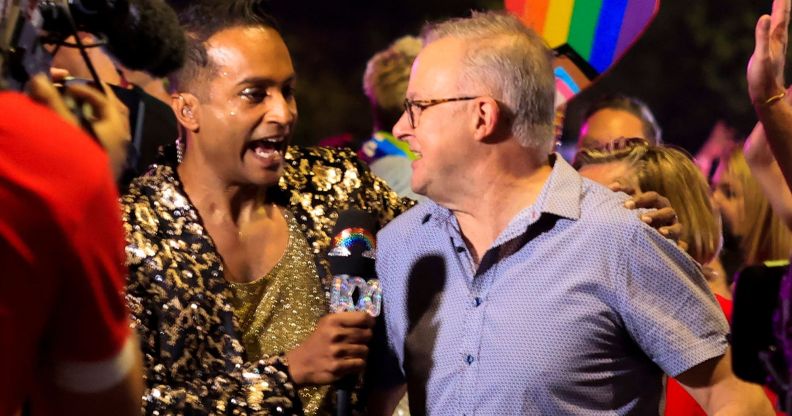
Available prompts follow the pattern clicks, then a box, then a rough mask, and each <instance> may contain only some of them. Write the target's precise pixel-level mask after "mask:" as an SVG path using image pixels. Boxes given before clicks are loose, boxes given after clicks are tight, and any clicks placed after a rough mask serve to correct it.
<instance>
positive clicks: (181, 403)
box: [122, 147, 412, 415]
mask: <svg viewBox="0 0 792 416" xmlns="http://www.w3.org/2000/svg"><path fill="white" fill-rule="evenodd" d="M175 166H176V162H175V152H173V151H172V149H170V150H168V151H166V152H165V156H164V157H163V159H162V160H161V163H159V164H157V165H153V166H152V167H151V169H149V171H148V172H147V173H146V174H144V175H143V176H141V177H139V178H137V179H135V180H134V181H133V182H132V184H131V185H130V187H129V189H128V191H127V192H126V193H125V194H124V196H123V197H122V207H123V216H124V227H125V228H126V233H127V264H128V266H129V271H130V276H129V281H128V286H127V300H128V303H129V306H130V310H131V312H132V321H133V326H134V327H136V329H137V331H138V334H139V335H140V338H141V344H142V348H143V355H144V367H145V374H144V377H145V382H146V393H145V396H144V403H143V407H144V410H145V412H146V413H147V414H160V415H165V414H302V408H301V404H300V400H299V399H298V397H297V395H296V391H295V387H294V386H293V384H292V383H291V380H290V378H289V376H288V367H287V365H286V363H285V360H284V359H283V358H282V356H275V357H270V358H266V357H265V359H263V360H261V361H258V362H248V361H247V360H246V354H245V350H244V348H243V346H242V342H241V339H240V336H239V333H240V331H239V326H238V323H237V321H236V318H235V316H234V310H233V307H232V305H231V304H230V300H231V292H230V289H229V285H228V283H227V282H226V280H225V279H224V277H223V266H222V262H221V259H220V257H219V255H218V253H217V250H216V249H215V247H214V245H213V242H212V240H211V238H210V237H209V236H208V234H207V233H206V230H205V229H204V227H203V225H202V223H201V220H200V217H199V216H198V213H197V211H196V210H195V208H194V207H193V206H192V205H191V204H190V202H189V200H188V199H187V197H186V195H185V193H184V190H183V188H182V186H181V183H180V182H179V179H178V177H177V174H176V172H175V168H174V167H175ZM269 197H271V198H273V200H274V201H276V202H278V203H280V204H282V205H283V206H286V207H288V208H289V209H290V211H291V212H292V213H293V215H294V217H295V218H296V219H297V221H298V223H299V224H300V228H301V229H302V231H303V233H304V234H305V237H306V238H307V240H308V242H309V244H310V246H311V250H312V252H313V256H314V261H315V263H316V265H317V270H318V271H319V275H320V279H321V280H322V284H323V286H324V288H325V290H326V291H327V290H328V288H329V281H330V278H331V276H330V272H329V264H328V262H327V260H326V258H325V256H324V255H325V253H326V252H327V249H328V246H329V244H330V240H331V238H332V236H331V235H330V234H331V231H332V228H333V226H334V224H335V221H336V219H337V218H338V213H339V212H340V211H343V210H344V209H347V208H352V207H354V208H358V209H362V210H364V211H367V212H370V213H373V214H375V215H376V216H377V218H378V219H379V222H380V225H384V224H385V223H387V222H388V221H390V220H391V219H392V218H394V217H395V216H396V215H398V214H399V213H401V212H402V211H404V210H406V209H407V208H409V207H410V206H411V205H412V201H410V200H406V199H401V198H399V197H398V196H397V195H396V194H395V193H394V192H393V191H391V190H390V189H389V188H388V187H387V185H385V184H384V182H382V180H380V179H378V178H376V177H374V176H373V175H372V174H371V173H370V171H369V170H368V168H367V167H366V166H365V165H364V164H363V163H362V162H361V161H360V160H359V159H357V157H356V156H355V154H354V153H353V152H352V151H350V150H346V149H329V148H316V147H311V148H300V147H290V148H289V150H288V152H287V154H286V165H285V169H284V175H283V177H282V178H281V180H280V182H279V186H278V188H277V189H272V190H271V192H270V195H269Z"/></svg>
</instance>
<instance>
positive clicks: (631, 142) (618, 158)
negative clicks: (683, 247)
mask: <svg viewBox="0 0 792 416" xmlns="http://www.w3.org/2000/svg"><path fill="white" fill-rule="evenodd" d="M610 162H624V163H627V164H629V165H630V166H631V167H633V169H634V170H635V173H636V175H637V179H638V184H639V186H640V187H641V191H642V192H647V191H655V192H657V193H658V194H660V195H662V196H664V197H666V198H668V200H669V201H670V203H671V207H672V208H673V209H674V211H676V213H677V217H678V218H679V222H680V223H681V224H683V225H684V230H683V233H682V236H681V238H682V240H684V241H685V242H686V243H687V244H688V249H687V251H688V254H690V256H691V257H693V258H694V259H695V260H696V261H698V262H699V263H701V264H706V263H709V262H710V261H711V260H712V259H714V258H715V256H716V255H717V254H718V251H719V250H720V247H721V241H722V238H721V225H720V221H719V218H718V216H717V215H716V214H715V211H714V209H713V206H712V202H711V200H710V195H709V193H710V191H709V186H708V184H707V181H706V180H705V179H704V175H702V174H701V172H700V171H699V170H698V168H697V167H696V165H695V164H694V163H693V161H692V159H691V157H690V156H689V155H688V154H687V153H686V152H684V151H683V150H680V149H677V148H674V147H670V146H663V145H650V144H649V142H648V141H646V140H644V139H634V138H632V139H622V140H617V141H615V142H613V143H610V144H608V145H607V146H603V147H600V148H592V149H583V150H581V151H580V152H578V154H577V156H576V157H575V167H577V168H580V167H582V166H584V165H589V164H597V163H610Z"/></svg>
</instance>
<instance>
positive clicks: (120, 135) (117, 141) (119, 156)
mask: <svg viewBox="0 0 792 416" xmlns="http://www.w3.org/2000/svg"><path fill="white" fill-rule="evenodd" d="M66 76H68V72H64V71H62V70H58V69H54V70H53V77H55V79H63V78H65V77H66ZM102 87H103V88H104V90H105V93H106V94H107V95H106V96H105V95H102V93H100V92H99V91H97V90H96V89H94V88H93V87H90V86H87V85H79V84H76V85H69V86H67V87H66V89H67V91H68V93H69V95H71V97H73V98H74V99H77V100H78V101H81V102H84V103H85V104H87V105H88V106H90V108H91V112H92V113H93V114H92V117H91V119H90V120H89V121H90V123H91V127H92V129H93V132H94V134H96V138H97V139H99V142H100V143H101V144H102V146H103V147H104V148H105V150H106V151H107V155H108V158H109V160H110V169H111V170H112V171H113V175H114V177H115V178H116V179H118V177H119V176H120V175H121V172H122V171H123V168H124V162H125V161H126V154H127V149H128V147H129V143H130V140H131V134H130V127H129V110H128V109H127V108H126V106H125V105H124V104H123V103H122V102H121V101H120V100H119V99H118V97H116V95H115V94H114V93H113V90H111V89H110V88H109V87H108V86H107V85H102ZM28 94H29V95H30V97H31V98H32V99H34V100H36V101H38V102H40V103H42V104H44V105H46V106H47V107H49V108H51V109H52V110H53V111H55V112H56V113H57V114H58V115H60V116H61V118H63V119H64V120H66V121H67V122H69V123H71V124H72V125H75V126H77V127H80V122H79V120H78V119H77V117H76V116H75V115H74V113H72V111H71V110H70V108H69V106H67V105H66V102H65V101H64V100H63V97H62V96H61V94H60V93H59V92H58V90H57V89H56V88H55V86H54V85H53V84H52V83H51V82H50V81H49V80H48V79H47V77H46V76H45V75H43V74H38V75H36V76H34V77H33V78H31V80H30V82H29V84H28Z"/></svg>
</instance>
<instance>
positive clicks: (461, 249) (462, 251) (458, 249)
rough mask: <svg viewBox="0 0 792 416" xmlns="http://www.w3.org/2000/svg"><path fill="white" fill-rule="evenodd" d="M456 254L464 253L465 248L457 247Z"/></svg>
mask: <svg viewBox="0 0 792 416" xmlns="http://www.w3.org/2000/svg"><path fill="white" fill-rule="evenodd" d="M456 252H457V253H464V252H465V247H462V246H459V247H457V248H456Z"/></svg>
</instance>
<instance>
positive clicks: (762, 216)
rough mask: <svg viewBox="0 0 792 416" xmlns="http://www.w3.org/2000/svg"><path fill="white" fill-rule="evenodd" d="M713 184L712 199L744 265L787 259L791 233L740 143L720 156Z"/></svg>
mask: <svg viewBox="0 0 792 416" xmlns="http://www.w3.org/2000/svg"><path fill="white" fill-rule="evenodd" d="M713 187H714V192H713V200H714V201H715V204H716V206H717V207H718V208H719V209H720V211H721V214H722V216H723V220H724V222H725V223H726V225H727V227H726V228H727V230H730V232H731V233H733V235H734V237H736V238H737V239H738V241H739V248H740V254H741V255H742V262H743V263H744V264H759V263H762V262H765V261H769V260H786V259H788V258H789V255H790V250H792V234H791V233H790V231H789V229H788V228H787V227H786V225H785V224H784V222H783V220H782V219H781V218H780V217H779V216H777V215H775V213H774V212H773V209H772V208H771V206H770V202H769V201H768V199H767V197H766V196H765V194H764V192H762V187H761V186H760V185H759V183H758V182H757V181H756V179H755V178H754V176H753V175H752V174H751V170H750V169H749V167H748V163H746V160H745V156H744V155H743V149H742V146H736V147H735V148H734V149H733V150H731V151H730V152H729V153H728V155H727V157H725V158H724V159H723V162H722V163H721V165H720V166H719V167H718V170H717V171H716V172H715V176H714V178H713ZM781 191H782V189H779V190H778V192H781Z"/></svg>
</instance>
